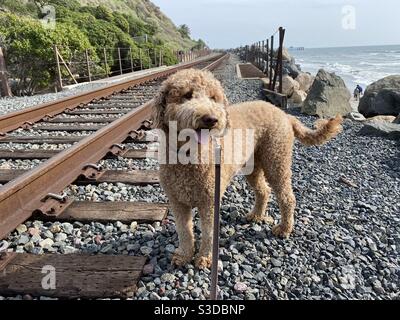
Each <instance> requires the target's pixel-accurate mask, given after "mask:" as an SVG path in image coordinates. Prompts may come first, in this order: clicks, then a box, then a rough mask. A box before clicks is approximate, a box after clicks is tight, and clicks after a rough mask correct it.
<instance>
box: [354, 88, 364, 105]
mask: <svg viewBox="0 0 400 320" xmlns="http://www.w3.org/2000/svg"><path fill="white" fill-rule="evenodd" d="M362 93H363V88H362V87H361V86H360V85H359V84H358V85H357V86H356V88H355V89H354V99H356V101H358V100H360V97H361V95H362Z"/></svg>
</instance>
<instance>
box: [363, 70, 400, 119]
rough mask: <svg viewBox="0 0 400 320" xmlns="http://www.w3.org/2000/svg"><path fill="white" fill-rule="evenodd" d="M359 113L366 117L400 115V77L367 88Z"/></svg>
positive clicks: (387, 78) (381, 81) (387, 79)
mask: <svg viewBox="0 0 400 320" xmlns="http://www.w3.org/2000/svg"><path fill="white" fill-rule="evenodd" d="M358 111H359V112H360V113H362V114H363V115H364V116H366V117H373V116H377V115H392V116H397V115H398V114H399V113H400V75H396V76H389V77H386V78H383V79H381V80H378V81H376V82H374V83H372V84H371V85H369V86H368V87H367V89H366V90H365V93H364V96H363V97H362V98H361V100H360V104H359V106H358Z"/></svg>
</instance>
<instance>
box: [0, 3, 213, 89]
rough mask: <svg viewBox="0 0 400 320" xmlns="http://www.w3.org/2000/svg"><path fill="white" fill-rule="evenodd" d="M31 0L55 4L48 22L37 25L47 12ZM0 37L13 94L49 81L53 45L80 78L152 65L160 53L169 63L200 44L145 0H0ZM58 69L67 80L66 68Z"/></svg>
mask: <svg viewBox="0 0 400 320" xmlns="http://www.w3.org/2000/svg"><path fill="white" fill-rule="evenodd" d="M36 3H40V5H41V6H43V5H51V6H52V7H54V10H55V18H56V23H55V24H54V25H53V27H50V26H47V25H43V24H42V22H43V21H47V20H48V19H49V17H48V16H46V15H45V14H43V13H42V12H41V10H40V9H39V6H38V5H37V4H36ZM50 20H51V19H50ZM145 36H147V41H144V40H145V39H146V37H145ZM0 40H1V42H2V43H1V44H0V45H1V46H2V47H3V49H5V52H6V53H7V54H6V64H7V68H8V72H9V74H10V78H11V79H13V87H12V90H13V92H14V94H17V95H24V94H33V93H35V92H37V91H39V90H47V89H48V88H49V87H50V86H51V85H53V84H54V79H55V74H56V72H57V69H56V65H55V59H54V45H56V46H57V47H58V51H59V52H60V53H61V55H62V56H63V57H64V59H65V60H66V61H67V62H68V64H69V67H70V69H71V72H72V73H74V74H76V75H79V78H80V80H79V81H85V80H87V79H88V78H89V79H90V76H92V79H93V78H96V77H103V76H104V75H105V74H115V73H119V72H120V69H123V70H124V71H125V70H132V68H135V69H138V68H142V67H144V68H148V67H151V66H154V65H157V63H158V61H159V58H158V57H159V55H160V54H161V53H162V55H163V56H162V61H163V63H164V64H166V65H172V64H175V63H177V58H176V54H175V51H176V50H188V49H192V48H193V49H201V48H204V46H205V43H204V42H203V41H201V40H199V41H194V40H192V39H190V29H189V27H188V26H186V25H184V26H183V27H181V28H178V27H176V26H175V25H174V23H173V22H172V21H171V20H170V19H169V18H168V17H167V16H165V15H164V14H163V13H162V12H161V11H160V9H159V8H158V7H157V6H155V5H154V4H153V3H152V2H150V1H149V0H124V1H122V0H41V1H33V0H0ZM117 48H120V50H121V52H120V53H119V52H118V49H117ZM85 55H88V56H90V65H91V66H90V67H91V70H90V72H89V71H88V69H87V68H86V67H85V65H86V64H87V63H84V61H86V57H85ZM104 59H107V61H106V62H107V63H104ZM119 61H121V63H119ZM62 72H63V73H65V75H64V77H65V78H67V79H68V81H70V80H71V79H70V78H71V77H70V76H69V74H68V73H67V71H66V69H65V68H63V69H62Z"/></svg>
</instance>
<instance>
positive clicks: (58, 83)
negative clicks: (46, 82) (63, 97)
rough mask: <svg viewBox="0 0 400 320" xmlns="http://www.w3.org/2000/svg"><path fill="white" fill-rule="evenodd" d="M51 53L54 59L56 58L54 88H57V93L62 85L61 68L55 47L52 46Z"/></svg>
mask: <svg viewBox="0 0 400 320" xmlns="http://www.w3.org/2000/svg"><path fill="white" fill-rule="evenodd" d="M53 51H54V57H55V58H56V64H57V75H56V77H57V78H56V79H57V80H56V88H57V91H61V90H62V89H63V83H62V75H61V67H60V57H59V54H58V48H57V46H56V45H54V46H53Z"/></svg>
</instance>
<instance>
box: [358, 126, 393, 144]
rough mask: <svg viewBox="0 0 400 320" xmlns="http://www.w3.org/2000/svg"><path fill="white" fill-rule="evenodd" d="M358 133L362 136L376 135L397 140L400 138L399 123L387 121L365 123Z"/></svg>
mask: <svg viewBox="0 0 400 320" xmlns="http://www.w3.org/2000/svg"><path fill="white" fill-rule="evenodd" d="M359 133H360V134H361V135H364V136H377V137H385V138H389V139H395V140H398V139H400V124H396V123H388V122H372V123H366V124H365V125H364V127H363V128H361V130H360V132H359Z"/></svg>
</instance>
